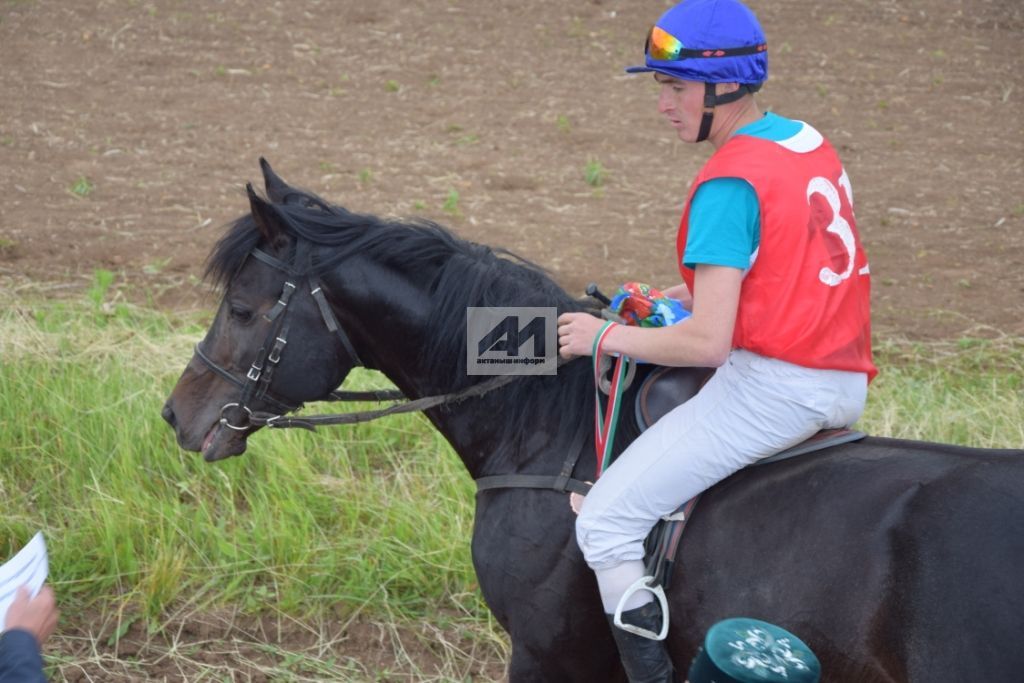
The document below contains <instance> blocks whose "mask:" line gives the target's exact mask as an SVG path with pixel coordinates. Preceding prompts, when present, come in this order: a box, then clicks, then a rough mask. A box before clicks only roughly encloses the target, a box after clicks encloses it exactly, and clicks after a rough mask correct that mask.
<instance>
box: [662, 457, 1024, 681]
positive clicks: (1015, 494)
mask: <svg viewBox="0 0 1024 683" xmlns="http://www.w3.org/2000/svg"><path fill="white" fill-rule="evenodd" d="M1022 500H1024V451H1008V450H1000V451H997V450H982V449H969V448H962V447H955V446H948V445H940V444H930V443H924V442H913V441H900V440H894V439H878V438H869V439H865V440H864V441H861V442H859V443H855V444H847V445H843V446H838V447H835V448H832V449H828V450H825V451H822V452H820V453H817V454H810V455H805V456H801V457H799V458H794V459H791V460H788V461H783V462H779V463H776V464H771V465H767V466H765V467H755V468H748V469H747V470H744V471H742V472H740V473H738V474H736V475H734V476H733V477H730V478H729V479H727V480H726V481H724V482H722V483H721V484H719V485H717V486H715V487H713V488H712V489H711V490H709V491H708V492H707V494H705V496H704V498H703V499H702V501H701V503H700V505H699V506H698V508H697V510H696V512H695V514H694V517H693V519H692V521H691V523H690V525H689V526H688V527H687V531H686V537H685V538H684V539H683V544H682V548H681V553H680V558H679V560H680V561H679V564H678V566H677V569H676V572H677V576H676V584H675V585H674V586H673V591H672V592H673V595H672V600H673V619H674V626H673V628H674V632H675V634H676V635H675V636H674V642H673V646H674V653H675V654H676V656H677V660H678V661H686V658H687V657H689V656H692V654H693V650H694V649H695V648H696V645H697V643H699V639H700V636H701V634H702V633H703V632H704V630H706V629H707V628H708V627H709V626H711V624H713V623H714V622H715V621H718V620H720V619H723V618H726V617H731V616H751V617H756V618H762V619H765V620H766V621H772V622H775V623H779V624H780V625H782V626H784V627H786V628H788V629H790V630H792V631H793V632H795V633H797V634H798V635H800V636H801V637H802V638H804V639H805V640H807V641H808V642H809V644H810V645H811V647H812V648H813V649H815V651H816V652H817V653H818V654H819V656H820V657H821V659H822V663H823V665H824V666H825V673H826V676H825V679H826V680H830V681H833V680H834V681H859V682H860V681H872V680H880V681H886V680H897V681H904V680H906V681H944V680H950V681H952V680H1014V677H1013V676H1011V675H1010V674H1011V672H1015V671H1019V670H1024V648H1017V647H1016V646H1015V645H1014V636H1012V635H1011V634H1013V633H1015V630H1014V627H1019V626H1020V625H1022V624H1024V619H1022V616H1021V615H1024V582H1022V581H1021V580H1020V579H1019V577H1020V576H1021V568H1022V567H1024V505H1022V504H1021V501H1022Z"/></svg>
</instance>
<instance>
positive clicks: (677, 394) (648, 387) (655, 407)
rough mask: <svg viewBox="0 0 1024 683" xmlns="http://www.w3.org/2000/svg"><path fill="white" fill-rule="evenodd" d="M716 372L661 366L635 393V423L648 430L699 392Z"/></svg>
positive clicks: (711, 369) (705, 369)
mask: <svg viewBox="0 0 1024 683" xmlns="http://www.w3.org/2000/svg"><path fill="white" fill-rule="evenodd" d="M713 374H715V369H714V368H673V367H661V368H658V369H657V370H655V371H654V372H652V373H651V374H649V375H648V376H647V378H646V379H645V380H644V383H643V384H642V385H640V390H639V391H638V392H637V395H636V423H637V425H638V426H639V427H640V430H641V431H644V430H646V429H647V428H648V427H650V426H651V425H653V424H654V423H655V422H657V421H658V420H660V419H661V418H662V417H664V416H665V415H666V414H667V413H668V412H669V411H670V410H672V409H673V408H675V407H676V406H678V405H681V404H683V403H685V402H686V401H688V400H689V399H690V398H692V397H693V396H694V395H696V393H697V392H698V391H700V388H701V387H702V386H704V383H705V382H707V381H708V379H710V378H711V375H713Z"/></svg>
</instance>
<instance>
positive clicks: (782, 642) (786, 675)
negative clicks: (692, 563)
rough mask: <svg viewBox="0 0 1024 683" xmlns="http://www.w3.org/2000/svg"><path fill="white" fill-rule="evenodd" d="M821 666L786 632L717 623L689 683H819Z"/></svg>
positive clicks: (755, 624) (741, 622) (753, 622)
mask: <svg viewBox="0 0 1024 683" xmlns="http://www.w3.org/2000/svg"><path fill="white" fill-rule="evenodd" d="M820 678H821V664H820V663H819V662H818V658H817V657H815V656H814V653H813V652H811V649H810V648H809V647H807V645H806V644H805V643H804V642H803V641H802V640H800V639H799V638H797V637H796V636H794V635H793V634H792V633H790V632H789V631H787V630H785V629H783V628H780V627H778V626H775V625H774V624H769V623H767V622H765V621H759V620H758V619H747V618H742V617H741V618H736V619H726V620H725V621H720V622H718V623H717V624H715V625H714V626H712V627H711V629H710V630H709V631H708V633H707V635H706V636H705V637H704V646H703V647H702V648H701V649H700V651H699V652H698V653H697V656H696V657H694V659H693V664H691V665H690V673H689V676H688V679H689V682H690V683H818V680H819V679H820Z"/></svg>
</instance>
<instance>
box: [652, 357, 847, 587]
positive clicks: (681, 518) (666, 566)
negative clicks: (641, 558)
mask: <svg viewBox="0 0 1024 683" xmlns="http://www.w3.org/2000/svg"><path fill="white" fill-rule="evenodd" d="M713 374H715V371H714V369H713V368H677V367H661V368H658V369H657V370H654V371H653V372H651V373H650V374H649V375H648V376H647V377H646V378H645V379H644V381H643V384H641V385H640V389H639V391H638V392H637V397H636V403H635V412H636V423H637V425H638V426H639V427H640V430H641V431H644V430H646V429H648V428H649V427H650V426H651V425H653V424H654V423H655V422H657V421H658V420H660V419H661V418H662V417H664V416H665V415H666V414H667V413H668V412H669V411H671V410H672V409H673V408H675V407H676V406H679V405H681V404H683V403H685V402H686V401H688V400H689V399H690V398H692V397H693V396H694V395H695V394H696V393H697V392H698V391H700V389H701V387H703V386H704V384H705V383H706V382H707V381H708V380H709V379H711V376H712V375H713ZM865 436H866V434H864V433H863V432H858V431H855V430H852V429H823V430H822V431H820V432H818V433H817V434H815V435H813V436H811V437H810V438H809V439H807V440H806V441H803V442H802V443H798V444H796V445H795V446H792V447H790V448H787V449H786V450H784V451H782V452H781V453H777V454H775V455H773V456H770V457H767V458H764V459H763V460H759V461H758V462H757V463H755V464H754V465H753V466H760V465H766V464H768V463H772V462H778V461H779V460H785V459H787V458H792V457H795V456H798V455H803V454H805V453H811V452H813V451H817V450H821V449H823V448H828V447H829V446H838V445H839V444H844V443H849V442H851V441H859V440H860V439H863V438H864V437H865ZM699 499H700V496H697V497H695V498H693V499H691V500H689V501H687V502H686V503H684V504H683V505H681V506H680V507H679V509H677V510H676V511H675V512H674V513H672V514H671V515H668V516H667V517H663V518H662V519H661V520H660V521H659V522H658V523H657V524H656V525H655V526H654V528H653V529H652V530H651V533H650V535H649V536H648V537H647V541H646V542H645V544H644V546H645V551H646V553H645V554H646V566H647V574H648V575H649V576H651V577H653V581H652V582H651V586H662V587H663V588H665V589H667V588H668V586H669V583H670V580H671V577H672V567H673V565H674V563H675V555H676V551H677V550H678V548H679V541H680V539H681V538H682V534H683V529H684V528H685V526H686V522H687V521H688V520H689V519H690V517H691V516H692V515H693V510H694V508H695V507H696V506H697V501H698V500H699Z"/></svg>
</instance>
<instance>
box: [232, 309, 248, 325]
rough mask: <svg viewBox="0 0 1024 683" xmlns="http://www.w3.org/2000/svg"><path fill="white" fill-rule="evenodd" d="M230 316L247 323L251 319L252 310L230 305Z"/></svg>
mask: <svg viewBox="0 0 1024 683" xmlns="http://www.w3.org/2000/svg"><path fill="white" fill-rule="evenodd" d="M231 317H232V318H234V319H235V320H237V321H238V322H240V323H247V322H249V321H250V320H252V311H250V310H249V309H247V308H242V307H241V306H232V307H231Z"/></svg>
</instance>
